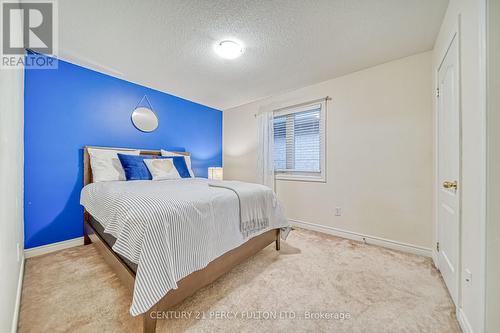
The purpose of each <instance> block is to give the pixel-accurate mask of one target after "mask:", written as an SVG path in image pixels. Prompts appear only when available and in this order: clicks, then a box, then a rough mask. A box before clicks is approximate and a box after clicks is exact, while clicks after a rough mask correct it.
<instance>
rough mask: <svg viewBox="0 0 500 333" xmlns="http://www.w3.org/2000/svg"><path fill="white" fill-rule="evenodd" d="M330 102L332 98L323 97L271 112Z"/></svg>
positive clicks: (256, 114) (255, 114)
mask: <svg viewBox="0 0 500 333" xmlns="http://www.w3.org/2000/svg"><path fill="white" fill-rule="evenodd" d="M331 100H332V98H331V97H330V96H326V97H323V98H318V99H313V100H312V101H307V102H303V103H298V104H293V105H288V106H284V107H281V108H279V109H276V110H273V112H276V111H281V110H285V109H291V108H295V107H298V106H303V105H308V104H313V103H316V102H322V101H331ZM263 112H265V111H259V112H257V113H254V115H253V116H254V117H257V116H258V115H259V114H261V113H263Z"/></svg>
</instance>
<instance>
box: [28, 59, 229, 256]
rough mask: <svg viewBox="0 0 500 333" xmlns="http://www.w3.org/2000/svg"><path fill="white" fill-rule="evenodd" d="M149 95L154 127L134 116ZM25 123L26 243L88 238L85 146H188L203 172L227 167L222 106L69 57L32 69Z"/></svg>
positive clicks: (196, 170) (197, 170) (198, 172)
mask: <svg viewBox="0 0 500 333" xmlns="http://www.w3.org/2000/svg"><path fill="white" fill-rule="evenodd" d="M144 95H147V97H148V99H149V101H150V102H151V105H152V107H153V110H154V111H155V112H156V114H157V115H158V118H159V126H158V128H157V129H156V130H155V131H154V132H151V133H143V132H140V131H139V130H137V129H136V128H135V127H134V126H133V125H132V122H131V113H132V111H133V109H134V108H135V107H136V106H137V104H138V103H139V102H140V101H141V99H142V98H143V96H144ZM24 124H25V125H24V126H25V127H24V189H25V194H24V218H25V227H24V232H25V248H31V247H36V246H40V245H45V244H50V243H54V242H60V241H64V240H67V239H72V238H76V237H80V236H82V234H83V208H82V207H81V206H80V191H81V189H82V186H83V185H82V184H83V149H82V148H83V147H84V146H85V145H93V146H109V147H131V148H145V149H160V148H164V149H169V148H170V149H177V150H179V149H182V150H185V151H189V152H191V154H192V165H193V171H194V173H195V174H196V176H201V177H206V176H207V168H208V167H210V166H221V165H222V112H220V111H218V110H215V109H212V108H209V107H206V106H203V105H200V104H197V103H193V102H190V101H188V100H185V99H182V98H179V97H175V96H172V95H169V94H165V93H162V92H160V91H157V90H153V89H150V88H147V87H143V86H140V85H137V84H133V83H130V82H127V81H124V80H121V79H117V78H115V77H112V76H109V75H105V74H102V73H99V72H96V71H93V70H89V69H86V68H83V67H80V66H76V65H74V64H70V63H68V62H64V61H59V68H58V69H57V70H26V71H25V96H24Z"/></svg>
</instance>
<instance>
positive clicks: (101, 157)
mask: <svg viewBox="0 0 500 333" xmlns="http://www.w3.org/2000/svg"><path fill="white" fill-rule="evenodd" d="M87 151H88V152H89V156H90V166H91V168H92V181H93V182H94V183H98V182H109V181H113V180H126V178H125V171H123V167H122V164H121V163H120V160H119V159H118V155H117V154H118V153H120V154H127V155H139V154H140V150H108V149H99V148H87Z"/></svg>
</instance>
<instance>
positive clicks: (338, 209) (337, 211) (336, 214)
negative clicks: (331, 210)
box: [335, 207, 342, 216]
mask: <svg viewBox="0 0 500 333" xmlns="http://www.w3.org/2000/svg"><path fill="white" fill-rule="evenodd" d="M335 216H342V207H335Z"/></svg>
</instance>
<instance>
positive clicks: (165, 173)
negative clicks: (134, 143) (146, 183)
mask: <svg viewBox="0 0 500 333" xmlns="http://www.w3.org/2000/svg"><path fill="white" fill-rule="evenodd" d="M144 163H145V164H146V167H147V168H148V170H149V173H151V176H152V177H153V180H168V179H180V178H181V176H180V175H179V172H178V171H177V168H176V167H175V165H174V161H173V159H171V158H161V159H160V158H156V159H150V160H149V159H146V160H144Z"/></svg>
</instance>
